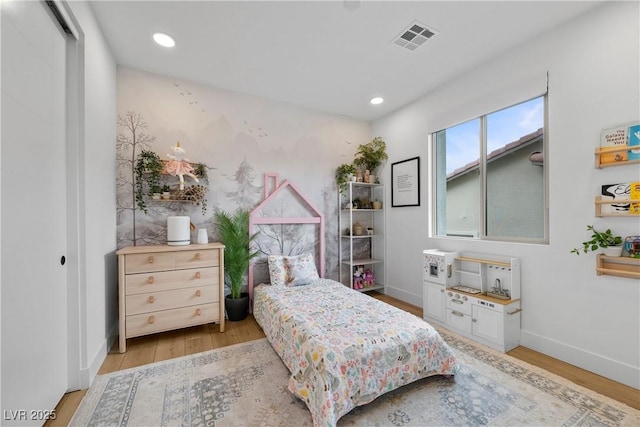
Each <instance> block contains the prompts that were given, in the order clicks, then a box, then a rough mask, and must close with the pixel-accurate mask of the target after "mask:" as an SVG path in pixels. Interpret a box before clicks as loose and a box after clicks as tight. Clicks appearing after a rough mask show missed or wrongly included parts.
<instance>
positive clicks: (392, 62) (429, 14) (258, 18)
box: [90, 0, 601, 121]
mask: <svg viewBox="0 0 640 427" xmlns="http://www.w3.org/2000/svg"><path fill="white" fill-rule="evenodd" d="M599 3H601V2H598V1H492V2H484V1H409V2H401V1H367V0H364V1H358V0H345V1H339V0H336V1H328V0H326V1H281V2H276V1H91V2H90V4H91V7H92V8H93V10H94V13H95V15H96V17H97V20H98V22H99V25H100V27H101V28H102V30H103V31H104V34H105V36H106V39H107V41H108V43H109V45H110V46H111V49H112V51H113V54H114V56H115V59H116V62H117V63H118V64H119V65H123V66H126V67H131V68H136V69H140V70H145V71H149V72H153V73H158V74H162V75H166V76H171V77H176V78H180V79H185V80H190V81H193V82H197V83H202V84H206V85H210V86H214V87H217V88H223V89H229V90H233V91H238V92H242V93H248V94H252V95H256V96H260V97H264V98H268V99H272V100H278V101H283V102H286V103H290V104H293V105H296V106H300V107H304V108H309V109H313V110H317V111H324V112H329V113H334V114H340V115H345V116H349V117H354V118H359V119H364V120H368V121H372V120H375V119H377V118H379V117H382V116H384V115H385V114H388V113H390V112H391V111H393V110H395V109H397V108H399V107H401V106H403V105H406V104H408V103H410V102H411V101H413V100H415V99H417V98H419V97H421V96H424V95H425V94H427V93H429V92H430V91H432V90H433V89H434V88H436V87H437V86H439V85H441V84H443V83H444V82H446V81H447V80H450V79H452V78H454V77H456V76H458V75H460V74H463V73H465V72H467V71H469V70H470V69H472V68H473V67H476V66H478V65H479V64H482V63H483V62H486V61H489V60H491V58H493V57H495V56H496V55H499V54H500V53H502V52H504V51H506V50H508V49H511V48H513V47H515V46H517V45H518V44H520V43H522V42H524V41H526V40H528V39H531V38H534V37H535V36H536V35H539V34H541V33H544V32H546V31H547V30H549V29H550V28H553V27H556V26H559V25H561V24H562V23H563V22H565V21H567V20H569V19H571V18H573V17H575V16H577V15H580V14H582V13H584V12H585V11H587V10H588V9H591V8H593V7H595V6H597V5H598V4H599ZM415 21H418V22H419V23H421V24H423V25H426V26H427V27H428V28H429V29H431V30H435V33H436V35H435V36H433V37H431V38H430V39H428V40H427V41H426V42H424V43H423V44H422V45H421V46H420V47H418V48H417V49H415V50H409V49H406V48H403V47H400V46H398V45H396V44H395V43H394V42H393V40H394V39H395V38H396V37H397V36H399V35H401V34H402V33H403V31H404V30H405V29H406V28H407V27H409V26H410V24H412V23H414V22H415ZM158 31H160V32H165V33H168V34H170V35H171V36H173V37H174V38H175V40H176V46H175V47H173V48H170V49H167V48H163V47H160V46H158V45H156V44H155V43H154V42H153V40H152V38H151V37H152V34H153V33H155V32H158ZM373 96H382V97H384V99H385V101H384V103H383V104H381V105H377V106H374V105H371V104H369V99H370V98H371V97H373Z"/></svg>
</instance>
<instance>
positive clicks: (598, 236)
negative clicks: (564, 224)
mask: <svg viewBox="0 0 640 427" xmlns="http://www.w3.org/2000/svg"><path fill="white" fill-rule="evenodd" d="M587 231H591V232H593V234H591V239H589V240H587V241H586V242H582V247H579V248H573V249H571V251H570V252H571V253H572V254H576V255H580V252H584V253H587V252H589V251H596V250H598V249H599V248H607V247H610V246H620V245H621V244H622V236H614V234H613V232H612V231H611V229H609V228H607V230H606V231H597V230H596V229H594V228H593V225H587Z"/></svg>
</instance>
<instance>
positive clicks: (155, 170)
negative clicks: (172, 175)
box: [135, 150, 164, 213]
mask: <svg viewBox="0 0 640 427" xmlns="http://www.w3.org/2000/svg"><path fill="white" fill-rule="evenodd" d="M163 169H164V163H162V160H161V159H160V156H158V155H157V154H156V153H154V152H153V151H149V150H142V151H141V152H140V154H139V155H138V157H137V159H136V164H135V181H136V182H135V188H136V205H137V206H138V209H140V210H141V211H143V212H144V213H148V211H147V203H146V201H145V196H151V195H152V194H153V193H154V192H159V191H160V189H161V186H160V174H161V173H162V170H163ZM145 188H146V190H145Z"/></svg>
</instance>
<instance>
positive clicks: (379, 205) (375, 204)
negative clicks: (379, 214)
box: [372, 199, 382, 209]
mask: <svg viewBox="0 0 640 427" xmlns="http://www.w3.org/2000/svg"><path fill="white" fill-rule="evenodd" d="M372 205H373V209H382V202H381V201H379V200H378V199H376V200H374V201H373V203H372Z"/></svg>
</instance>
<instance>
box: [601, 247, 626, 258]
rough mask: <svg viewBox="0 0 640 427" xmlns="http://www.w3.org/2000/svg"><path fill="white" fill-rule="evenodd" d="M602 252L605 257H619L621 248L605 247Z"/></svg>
mask: <svg viewBox="0 0 640 427" xmlns="http://www.w3.org/2000/svg"><path fill="white" fill-rule="evenodd" d="M602 251H603V253H604V254H605V255H606V256H620V255H622V246H607V247H606V248H602Z"/></svg>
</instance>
